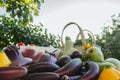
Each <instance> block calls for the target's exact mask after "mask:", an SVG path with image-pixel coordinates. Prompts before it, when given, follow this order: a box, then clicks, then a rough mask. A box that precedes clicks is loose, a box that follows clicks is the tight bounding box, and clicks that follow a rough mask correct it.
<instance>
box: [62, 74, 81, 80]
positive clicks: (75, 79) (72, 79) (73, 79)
mask: <svg viewBox="0 0 120 80" xmlns="http://www.w3.org/2000/svg"><path fill="white" fill-rule="evenodd" d="M80 77H81V76H80V75H76V76H67V75H64V76H62V77H61V79H60V80H78V79H79V78H80Z"/></svg>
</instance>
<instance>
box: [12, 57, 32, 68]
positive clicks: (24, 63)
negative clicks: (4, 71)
mask: <svg viewBox="0 0 120 80" xmlns="http://www.w3.org/2000/svg"><path fill="white" fill-rule="evenodd" d="M32 63H33V60H32V59H31V58H25V57H23V58H20V59H17V60H15V61H13V62H12V63H11V64H10V66H27V65H30V64H32Z"/></svg>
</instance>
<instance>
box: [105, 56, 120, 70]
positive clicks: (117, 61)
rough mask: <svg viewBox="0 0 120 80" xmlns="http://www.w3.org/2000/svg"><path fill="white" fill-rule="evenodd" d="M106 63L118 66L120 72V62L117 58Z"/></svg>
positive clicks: (109, 59)
mask: <svg viewBox="0 0 120 80" xmlns="http://www.w3.org/2000/svg"><path fill="white" fill-rule="evenodd" d="M105 62H109V63H112V64H114V65H115V66H116V69H117V70H119V71H120V60H118V59H116V58H107V59H106V60H105Z"/></svg>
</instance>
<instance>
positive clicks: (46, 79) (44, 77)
mask: <svg viewBox="0 0 120 80" xmlns="http://www.w3.org/2000/svg"><path fill="white" fill-rule="evenodd" d="M59 78H60V77H59V75H58V74H56V73H53V72H42V73H31V74H27V75H26V76H24V77H22V78H21V80H59Z"/></svg>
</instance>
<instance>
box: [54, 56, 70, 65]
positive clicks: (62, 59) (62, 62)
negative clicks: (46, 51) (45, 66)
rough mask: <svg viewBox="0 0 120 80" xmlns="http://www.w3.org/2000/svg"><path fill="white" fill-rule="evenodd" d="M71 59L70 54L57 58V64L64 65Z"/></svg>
mask: <svg viewBox="0 0 120 80" xmlns="http://www.w3.org/2000/svg"><path fill="white" fill-rule="evenodd" d="M70 61H71V58H70V56H62V57H60V58H59V59H58V60H57V62H56V64H57V65H59V66H60V67H63V66H64V65H65V64H67V63H68V62H70Z"/></svg>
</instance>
